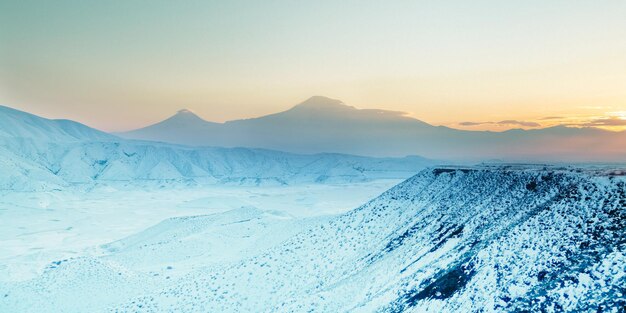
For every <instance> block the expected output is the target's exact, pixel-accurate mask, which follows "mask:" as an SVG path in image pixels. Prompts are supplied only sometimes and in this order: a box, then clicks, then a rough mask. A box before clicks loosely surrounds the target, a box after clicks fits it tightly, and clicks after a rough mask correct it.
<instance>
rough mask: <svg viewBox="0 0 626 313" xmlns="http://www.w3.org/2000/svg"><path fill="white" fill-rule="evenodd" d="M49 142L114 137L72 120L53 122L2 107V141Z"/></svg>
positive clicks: (0, 111) (0, 122)
mask: <svg viewBox="0 0 626 313" xmlns="http://www.w3.org/2000/svg"><path fill="white" fill-rule="evenodd" d="M9 138H10V139H23V140H32V141H49V142H78V141H109V140H116V139H117V138H116V137H115V136H113V135H110V134H107V133H105V132H102V131H99V130H96V129H93V128H90V127H88V126H85V125H83V124H81V123H77V122H74V121H70V120H51V119H46V118H42V117H39V116H36V115H33V114H30V113H26V112H22V111H18V110H15V109H12V108H9V107H6V106H1V105H0V139H3V140H7V139H9Z"/></svg>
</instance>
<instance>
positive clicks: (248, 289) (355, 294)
mask: <svg viewBox="0 0 626 313" xmlns="http://www.w3.org/2000/svg"><path fill="white" fill-rule="evenodd" d="M623 173H624V172H623V171H621V170H619V171H616V170H607V169H567V168H545V167H511V166H502V167H478V168H435V169H428V170H424V171H422V172H421V173H420V174H418V175H416V176H414V177H412V178H410V179H408V180H407V181H405V182H403V183H401V184H400V185H398V186H396V187H394V188H392V189H391V190H389V191H387V192H385V193H384V194H382V195H381V196H380V197H378V198H376V199H374V200H372V201H370V202H368V203H366V204H365V205H363V206H361V207H359V208H357V209H355V210H353V211H351V212H349V213H346V214H344V215H341V216H339V217H336V218H334V219H331V220H329V221H325V222H324V221H322V222H319V223H317V224H313V225H311V226H310V227H308V229H306V230H304V231H302V232H301V233H299V234H297V235H294V236H292V237H291V238H289V239H287V240H286V241H284V242H282V243H276V245H275V246H274V247H272V248H269V249H267V250H266V251H265V252H263V253H260V254H256V253H255V254H256V255H255V254H251V255H250V256H249V257H247V258H245V259H242V260H240V261H236V262H233V263H230V264H223V265H209V266H207V267H205V268H198V269H195V270H193V271H190V272H188V273H186V274H184V275H182V276H173V277H172V278H170V276H167V277H163V276H153V275H146V274H147V273H145V274H144V272H142V270H141V269H140V268H138V267H136V266H134V265H132V264H133V262H132V260H134V259H137V258H138V255H142V254H143V253H149V254H150V255H152V256H153V258H154V262H156V263H157V264H158V263H159V262H165V263H161V264H163V266H165V264H171V265H172V266H171V267H173V268H176V267H177V265H176V264H177V263H176V260H175V259H172V257H173V256H169V254H168V252H167V251H179V252H177V253H180V249H183V250H184V249H185V248H184V247H178V246H177V244H176V243H175V242H174V241H172V240H171V236H161V237H163V238H164V239H163V240H156V241H155V240H152V239H150V238H152V237H153V235H149V234H150V232H154V230H147V232H146V233H145V234H139V235H137V236H134V237H130V238H129V239H127V240H124V241H122V243H124V244H122V245H120V244H119V243H117V244H114V245H112V246H109V247H117V248H115V249H110V251H109V255H108V256H106V257H103V258H99V259H89V258H77V259H70V260H66V261H63V262H61V263H62V264H61V265H58V266H53V268H51V269H50V270H48V271H47V272H46V273H45V274H44V275H43V276H41V277H39V278H38V279H35V280H33V281H29V282H23V283H17V284H10V285H5V286H4V287H0V289H1V290H2V292H3V293H6V294H7V296H6V297H5V298H4V299H3V300H0V307H4V308H5V309H19V308H24V306H25V305H28V306H30V307H31V308H35V309H36V308H44V307H47V308H54V309H55V310H56V311H63V310H64V309H65V310H91V311H93V310H102V309H103V308H105V307H108V308H110V309H112V310H113V311H120V310H121V311H138V312H162V311H171V310H183V311H186V312H206V311H232V312H235V311H257V312H259V311H262V312H266V311H267V312H269V311H295V312H301V311H309V310H310V309H315V310H319V311H327V312H331V311H332V312H343V311H356V312H361V311H362V312H372V311H377V312H400V311H408V312H470V311H480V310H483V311H486V312H502V311H505V312H519V311H562V310H566V311H599V310H602V311H607V312H618V308H621V307H624V305H626V300H625V299H624V292H623V291H624V288H626V279H625V278H626V268H625V267H624V264H626V262H625V261H626V256H625V253H626V251H625V249H626V245H625V242H624V238H626V234H625V233H624V232H625V230H626V224H625V223H626V183H625V180H624V178H623V177H622V176H620V175H623ZM166 225H169V227H166V228H167V230H166V231H167V233H169V234H180V235H177V237H178V238H180V240H182V241H184V242H185V246H191V247H197V245H194V244H193V243H194V242H198V243H200V242H202V241H204V240H206V239H203V238H202V237H201V236H200V237H198V236H194V234H199V233H202V232H203V229H210V228H206V227H210V226H209V225H208V224H206V222H203V220H202V219H192V220H177V221H172V222H168V223H167V224H162V225H160V226H159V227H160V229H161V230H160V232H162V231H165V229H163V227H165V226H166ZM191 225H194V226H191ZM190 227H191V228H190ZM189 229H193V230H192V231H191V233H189V231H188V230H189ZM179 236H182V237H179ZM131 243H132V244H131ZM173 245H176V247H175V246H173ZM143 247H150V248H149V249H147V250H144V248H143ZM120 249H121V250H120ZM172 249H173V250H172ZM142 250H143V251H144V252H142ZM192 250H193V249H192ZM158 251H161V252H163V253H162V254H159V253H158ZM190 251H191V250H190ZM194 251H195V250H194ZM127 257H132V259H128V260H126V259H125V258H127ZM161 258H163V260H160V259H161ZM139 259H142V258H141V257H139ZM124 264H125V265H124ZM165 271H166V273H167V270H165ZM85 277H89V279H85ZM110 284H115V286H116V290H115V291H114V290H111V291H110V292H108V291H107V292H102V291H103V290H107V288H106V287H105V286H108V285H110ZM140 286H141V287H140ZM147 286H150V287H147ZM93 292H97V293H98V297H97V299H98V300H97V301H96V300H93V301H89V302H87V303H76V302H67V301H66V300H67V299H68V298H67V296H68V295H72V297H76V296H78V295H80V297H81V298H85V299H94V296H95V295H94V294H92V293H93ZM33 294H37V295H38V296H37V297H32V295H33ZM25 295H31V296H30V297H29V298H28V299H29V301H28V303H24V302H23V299H25V298H24V297H25ZM63 299H66V300H63Z"/></svg>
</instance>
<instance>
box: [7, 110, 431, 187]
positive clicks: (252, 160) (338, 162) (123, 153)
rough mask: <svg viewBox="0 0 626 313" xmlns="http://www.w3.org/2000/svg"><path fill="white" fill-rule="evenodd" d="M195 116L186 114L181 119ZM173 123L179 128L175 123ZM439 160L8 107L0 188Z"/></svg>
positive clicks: (363, 175)
mask: <svg viewBox="0 0 626 313" xmlns="http://www.w3.org/2000/svg"><path fill="white" fill-rule="evenodd" d="M181 118H183V119H185V118H187V119H193V118H194V116H193V115H190V114H189V113H186V112H181V113H179V115H178V116H177V118H176V119H178V120H179V121H180V119H181ZM167 124H169V125H172V124H171V121H170V122H168V123H167ZM432 164H434V161H432V160H427V159H424V158H421V157H417V156H413V157H405V158H372V157H362V156H354V155H345V154H330V153H323V154H311V155H299V154H293V153H286V152H280V151H272V150H266V149H249V148H221V147H189V146H182V145H174V144H168V143H160V142H152V141H139V140H129V139H123V138H120V137H117V136H114V135H111V134H107V133H104V132H101V131H99V130H96V129H93V128H90V127H88V126H85V125H83V124H80V123H77V122H73V121H68V120H50V119H46V118H42V117H39V116H35V115H33V114H29V113H26V112H22V111H18V110H15V109H11V108H8V107H3V106H0V173H2V175H0V191H2V190H50V189H62V188H67V187H76V186H85V187H86V188H91V187H92V186H95V185H96V184H106V185H113V186H119V185H122V186H124V185H128V184H133V185H137V184H139V185H142V186H143V185H145V186H156V187H158V186H160V185H161V184H162V183H164V182H167V183H168V184H172V183H174V184H184V185H197V184H214V183H219V184H235V185H268V184H269V185H288V184H296V183H330V182H334V183H345V182H357V181H367V180H372V179H380V178H391V179H403V178H407V177H410V176H411V175H413V174H415V173H416V172H417V171H419V170H421V169H422V168H424V167H425V166H429V165H432Z"/></svg>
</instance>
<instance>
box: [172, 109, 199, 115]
mask: <svg viewBox="0 0 626 313" xmlns="http://www.w3.org/2000/svg"><path fill="white" fill-rule="evenodd" d="M178 114H183V115H186V114H189V115H196V113H193V111H191V110H189V109H180V110H178V111H176V115H178Z"/></svg>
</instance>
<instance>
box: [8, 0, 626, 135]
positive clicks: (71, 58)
mask: <svg viewBox="0 0 626 313" xmlns="http://www.w3.org/2000/svg"><path fill="white" fill-rule="evenodd" d="M625 17H626V1H617V0H616V1H602V0H600V1H560V0H554V1H535V0H530V1H484V0H477V1H350V0H346V1H326V0H321V1H272V0H269V1H236V0H235V1H209V0H204V1H191V0H189V1H161V0H150V1H137V0H109V1H67V0H58V1H30V0H13V1H8V0H0V104H2V105H6V106H10V107H14V108H17V109H21V110H25V111H28V112H31V113H35V114H39V115H43V116H46V117H51V118H69V119H73V120H78V121H81V122H83V123H86V124H87V125H90V126H93V127H96V128H99V129H102V130H106V131H123V130H129V129H133V128H138V127H141V126H145V125H147V124H151V123H154V122H157V121H159V120H162V119H164V118H167V117H168V116H170V115H172V114H174V113H175V112H176V111H177V110H179V109H182V108H188V109H191V110H193V111H194V112H196V113H197V114H198V115H200V116H202V117H203V118H205V119H207V120H211V121H217V122H221V121H226V120H233V119H240V118H249V117H255V116H261V115H265V114H271V113H275V112H278V111H282V110H286V109H288V108H290V107H292V106H294V105H296V104H298V103H299V102H302V101H304V100H306V99H307V98H309V97H310V96H313V95H323V96H328V97H331V98H335V99H341V100H342V101H343V102H345V103H346V104H349V105H352V106H356V107H359V108H377V109H388V110H394V111H404V112H407V114H409V115H410V116H413V117H415V118H418V119H421V120H423V121H426V122H428V123H431V124H434V125H446V126H450V127H455V128H461V129H476V130H484V129H489V130H505V129H510V128H538V127H548V126H553V125H559V124H565V125H571V126H596V127H603V128H607V129H611V130H622V129H626V88H625V87H626V18H625Z"/></svg>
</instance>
